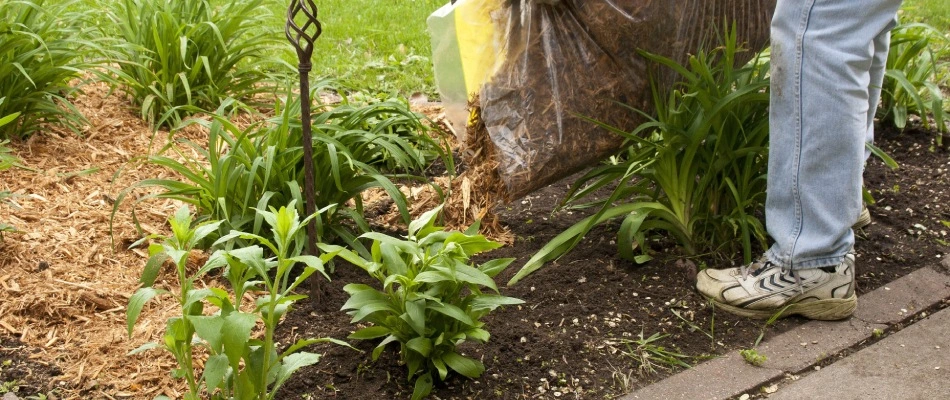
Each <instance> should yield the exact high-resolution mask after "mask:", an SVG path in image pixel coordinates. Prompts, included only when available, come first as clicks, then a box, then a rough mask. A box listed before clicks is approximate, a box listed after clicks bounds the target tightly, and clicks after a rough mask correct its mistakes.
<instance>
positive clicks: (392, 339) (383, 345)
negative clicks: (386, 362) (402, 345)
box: [373, 335, 399, 361]
mask: <svg viewBox="0 0 950 400" xmlns="http://www.w3.org/2000/svg"><path fill="white" fill-rule="evenodd" d="M398 340H399V338H397V337H396V336H395V335H389V336H386V338H385V339H383V341H382V342H379V344H378V345H376V348H374V349H373V361H376V360H377V359H379V354H380V353H382V352H383V349H384V348H386V345H387V344H390V343H392V342H396V341H398Z"/></svg>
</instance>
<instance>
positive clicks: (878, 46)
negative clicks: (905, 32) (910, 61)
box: [864, 19, 897, 161]
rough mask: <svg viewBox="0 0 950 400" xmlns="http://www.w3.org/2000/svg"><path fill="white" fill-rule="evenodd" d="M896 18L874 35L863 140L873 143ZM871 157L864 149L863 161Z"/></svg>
mask: <svg viewBox="0 0 950 400" xmlns="http://www.w3.org/2000/svg"><path fill="white" fill-rule="evenodd" d="M896 25H897V20H896V19H895V20H893V21H891V23H890V24H888V25H887V27H885V28H884V30H883V31H881V32H880V33H878V34H877V36H875V37H874V43H873V45H874V58H873V59H872V60H871V71H870V73H871V86H869V88H868V89H869V90H868V95H869V96H868V131H867V135H866V137H865V141H867V142H868V143H871V144H874V116H875V115H876V114H877V105H878V101H879V100H880V99H881V87H883V85H884V70H885V67H886V65H887V50H888V49H889V48H890V46H891V29H894V26H896ZM870 157H871V150H869V149H867V148H865V149H864V161H867V159H868V158H870Z"/></svg>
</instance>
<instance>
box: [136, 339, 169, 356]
mask: <svg viewBox="0 0 950 400" xmlns="http://www.w3.org/2000/svg"><path fill="white" fill-rule="evenodd" d="M161 346H162V345H161V344H159V343H157V342H148V343H145V344H143V345H141V346H139V347H137V348H135V350H132V351H130V352H129V353H128V355H130V356H133V355H136V354H139V353H144V352H146V351H149V350H152V349H156V348H159V347H161Z"/></svg>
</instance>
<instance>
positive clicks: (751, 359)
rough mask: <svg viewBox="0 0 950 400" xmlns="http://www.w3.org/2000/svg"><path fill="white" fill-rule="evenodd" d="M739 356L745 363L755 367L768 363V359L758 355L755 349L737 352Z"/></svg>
mask: <svg viewBox="0 0 950 400" xmlns="http://www.w3.org/2000/svg"><path fill="white" fill-rule="evenodd" d="M739 355H741V356H742V359H743V360H745V362H747V363H749V364H750V365H753V366H756V367H759V366H762V364H765V362H766V361H768V357H766V356H765V355H764V354H761V353H759V351H758V350H756V349H744V350H739Z"/></svg>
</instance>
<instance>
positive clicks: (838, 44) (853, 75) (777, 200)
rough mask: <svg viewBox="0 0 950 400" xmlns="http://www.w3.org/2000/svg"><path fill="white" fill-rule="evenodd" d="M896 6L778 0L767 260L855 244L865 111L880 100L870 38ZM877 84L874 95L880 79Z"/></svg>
mask: <svg viewBox="0 0 950 400" xmlns="http://www.w3.org/2000/svg"><path fill="white" fill-rule="evenodd" d="M899 6H900V1H899V0H875V1H861V2H850V1H848V2H844V1H836V0H808V1H792V0H789V1H784V0H780V1H779V2H778V5H777V8H776V12H775V16H774V19H773V23H772V52H773V54H772V62H773V63H774V64H773V67H772V68H773V73H772V91H771V93H772V98H771V114H770V135H771V136H770V150H769V175H768V194H767V196H768V197H767V199H766V224H767V228H768V231H769V234H770V235H771V236H772V238H773V239H774V240H775V244H774V245H773V246H772V248H771V249H769V251H768V253H767V256H768V259H769V260H770V261H771V262H772V263H773V264H775V265H777V266H781V267H788V268H791V269H808V268H818V267H826V266H834V265H837V264H840V263H841V262H842V260H844V257H845V255H846V254H847V253H848V252H850V251H851V249H852V247H853V245H854V235H853V233H852V231H851V225H852V224H853V223H854V222H855V221H856V220H857V218H858V214H859V213H860V212H861V183H862V178H861V173H862V170H863V164H864V143H865V140H866V137H867V135H868V118H869V117H868V116H869V115H871V118H873V111H871V110H870V106H871V104H872V103H873V104H875V105H876V103H877V100H876V99H872V96H871V95H872V89H871V86H872V76H871V71H872V66H875V55H876V54H880V53H878V52H877V51H876V50H877V49H876V44H877V43H875V42H878V40H876V38H878V37H879V36H880V33H881V32H883V31H884V30H885V29H886V28H887V27H889V26H890V24H891V23H892V21H893V20H894V15H896V13H897V9H898V7H899ZM884 51H885V52H886V49H885V50H884ZM884 54H886V53H884ZM881 74H883V71H881ZM875 78H876V79H879V78H877V77H875ZM875 83H876V82H875ZM874 86H877V88H878V89H876V91H875V92H874V93H875V94H879V93H880V92H879V90H880V89H879V88H880V84H877V85H874ZM872 123H873V122H872Z"/></svg>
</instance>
